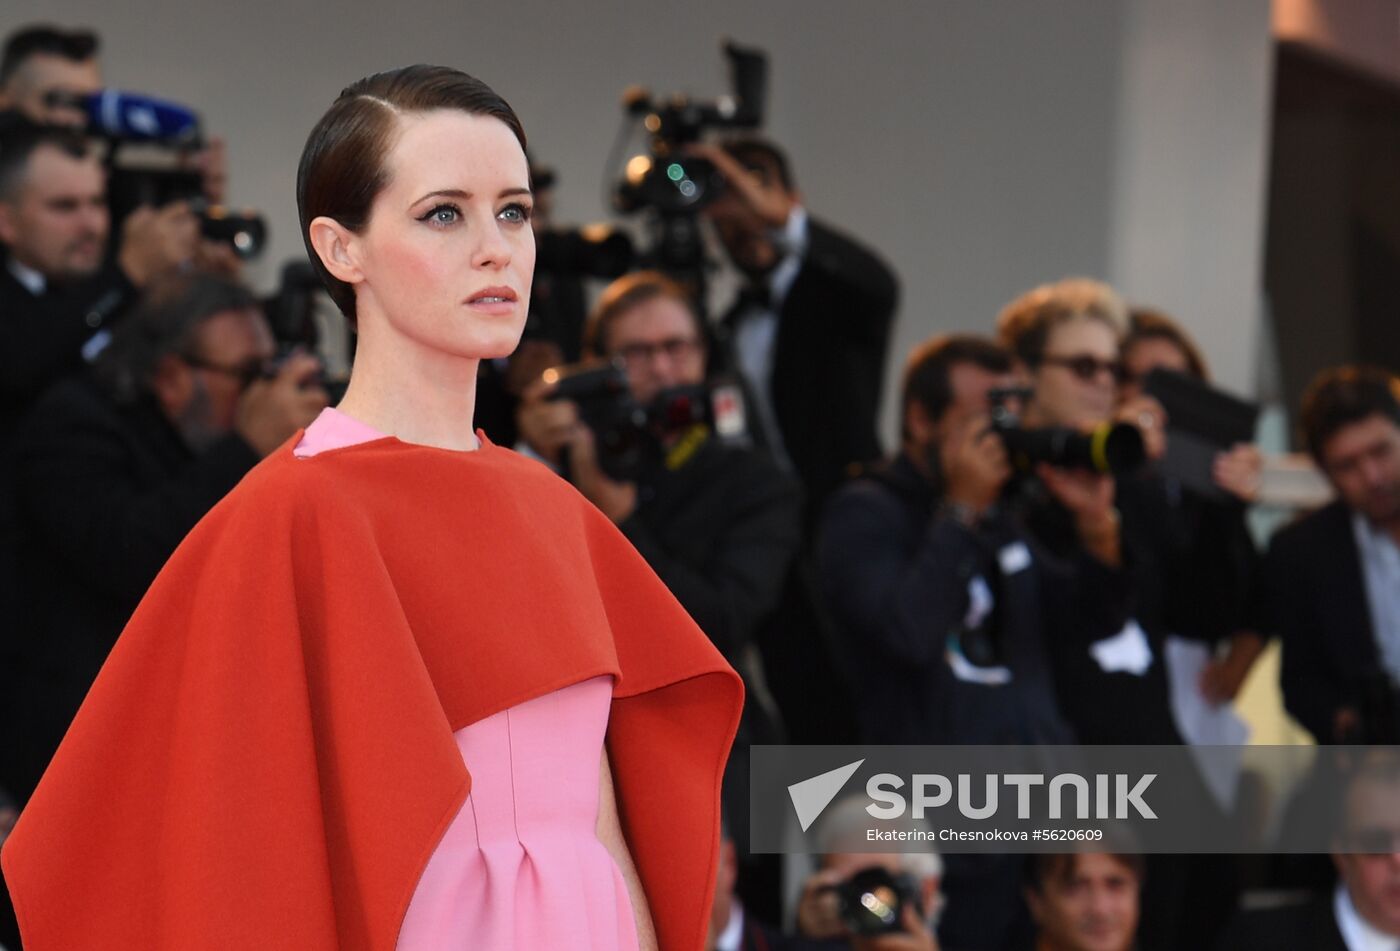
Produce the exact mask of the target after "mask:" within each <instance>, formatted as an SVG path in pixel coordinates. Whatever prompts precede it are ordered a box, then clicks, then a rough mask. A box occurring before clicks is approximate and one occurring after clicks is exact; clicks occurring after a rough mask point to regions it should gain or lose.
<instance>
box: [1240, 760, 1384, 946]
mask: <svg viewBox="0 0 1400 951" xmlns="http://www.w3.org/2000/svg"><path fill="white" fill-rule="evenodd" d="M1370 755H1371V757H1372V759H1371V760H1370V761H1369V762H1366V763H1363V764H1361V766H1360V768H1359V769H1358V770H1357V771H1356V773H1355V775H1354V776H1353V777H1352V778H1351V779H1350V781H1349V782H1348V784H1347V790H1346V798H1345V807H1344V811H1343V816H1344V820H1343V826H1342V829H1341V833H1340V835H1339V836H1338V837H1337V842H1336V849H1337V850H1336V851H1334V852H1333V853H1332V861H1333V864H1334V865H1336V867H1337V875H1338V878H1339V881H1338V883H1337V886H1336V888H1335V889H1334V890H1333V892H1332V894H1331V895H1327V896H1319V897H1318V898H1315V899H1314V900H1312V901H1310V902H1307V903H1305V904H1301V905H1293V906H1289V907H1284V908H1274V909H1268V910H1260V911H1249V912H1243V913H1241V914H1240V915H1239V916H1238V917H1237V918H1236V919H1235V921H1234V923H1233V924H1232V925H1231V927H1230V929H1229V931H1227V932H1226V934H1225V936H1224V938H1223V939H1222V941H1221V943H1220V949H1221V951H1275V949H1280V951H1282V949H1292V948H1307V949H1308V951H1395V949H1397V948H1400V765H1397V763H1396V762H1395V760H1394V759H1393V758H1389V757H1388V754H1385V753H1380V754H1377V753H1375V752H1373V753H1372V754H1370Z"/></svg>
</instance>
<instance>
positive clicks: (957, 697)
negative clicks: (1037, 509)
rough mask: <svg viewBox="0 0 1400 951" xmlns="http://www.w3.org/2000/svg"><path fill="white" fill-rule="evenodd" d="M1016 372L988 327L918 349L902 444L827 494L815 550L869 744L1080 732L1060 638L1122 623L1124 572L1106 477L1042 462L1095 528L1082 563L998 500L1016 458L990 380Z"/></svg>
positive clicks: (1024, 739) (1067, 739)
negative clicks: (1057, 557) (1054, 653)
mask: <svg viewBox="0 0 1400 951" xmlns="http://www.w3.org/2000/svg"><path fill="white" fill-rule="evenodd" d="M1013 380H1014V378H1013V376H1012V374H1011V358H1010V357H1009V356H1008V355H1007V354H1006V352H1005V351H1003V350H1002V349H1001V348H999V347H998V346H996V344H994V343H992V342H991V341H989V340H983V339H981V338H978V337H971V336H953V337H941V338H934V339H932V340H930V341H928V342H926V343H924V344H923V345H921V346H919V347H918V348H916V349H915V351H914V352H913V354H912V355H911V356H910V359H909V362H908V366H907V368H906V370H905V374H904V386H903V403H904V416H903V425H902V427H901V428H902V431H903V433H904V447H903V449H902V451H901V452H900V454H899V455H898V456H896V457H895V458H894V459H893V460H891V461H890V462H889V463H888V464H886V465H884V466H883V467H880V468H877V469H875V470H873V471H872V472H871V473H869V474H868V475H866V476H865V477H863V478H861V479H858V480H857V481H855V482H853V483H852V484H851V485H849V486H847V487H846V488H845V489H843V490H841V492H839V493H837V495H836V496H835V497H834V498H833V499H832V501H831V503H830V504H829V505H828V506H827V510H826V513H825V516H824V518H823V521H822V530H821V532H820V534H819V538H818V546H817V551H818V564H819V566H820V568H821V576H822V581H823V588H824V590H825V591H826V592H827V593H828V599H829V601H830V603H831V606H832V609H833V612H834V614H835V615H836V618H837V620H838V622H839V626H840V627H841V630H842V634H843V637H844V646H845V647H846V653H847V655H848V656H849V658H850V663H851V667H852V677H853V681H854V684H855V688H856V701H857V710H858V713H859V716H860V721H861V734H862V739H863V741H864V742H867V743H896V744H898V743H1071V742H1073V736H1074V734H1073V732H1072V731H1071V729H1070V728H1069V727H1068V726H1067V725H1066V723H1065V722H1064V720H1063V719H1062V718H1061V716H1060V713H1059V710H1058V708H1057V704H1056V700H1055V694H1054V688H1053V686H1052V683H1051V675H1050V661H1049V658H1048V656H1047V647H1048V644H1050V643H1065V642H1073V641H1074V640H1076V639H1077V640H1079V641H1081V642H1082V643H1086V644H1087V643H1088V641H1090V640H1093V639H1094V638H1095V637H1097V636H1107V635H1109V634H1112V633H1114V632H1115V631H1117V630H1118V629H1120V628H1121V627H1122V624H1123V620H1124V612H1125V609H1126V602H1125V598H1126V590H1125V580H1124V578H1123V576H1122V573H1121V572H1120V571H1118V570H1117V564H1116V558H1114V557H1113V556H1114V554H1115V552H1114V551H1112V549H1111V547H1110V546H1107V545H1104V544H1103V535H1104V534H1105V532H1106V530H1105V529H1103V528H1102V526H1104V525H1105V524H1108V523H1110V522H1111V520H1112V517H1113V515H1112V509H1111V507H1110V505H1111V502H1110V500H1109V499H1107V498H1105V496H1104V494H1103V492H1102V490H1101V489H1100V488H1099V479H1097V478H1096V477H1091V476H1088V475H1087V474H1084V473H1071V472H1068V471H1061V470H1056V469H1052V468H1050V467H1048V466H1046V467H1042V474H1043V475H1044V476H1045V477H1046V485H1047V488H1049V489H1050V490H1051V491H1052V492H1054V493H1056V494H1055V498H1056V499H1057V500H1058V501H1059V502H1060V503H1061V504H1063V505H1064V506H1065V507H1066V509H1067V510H1069V511H1072V512H1074V513H1075V516H1076V520H1077V522H1078V524H1080V525H1081V526H1082V531H1083V536H1082V537H1083V539H1084V542H1085V547H1084V550H1083V552H1082V556H1081V557H1080V558H1078V559H1077V560H1075V561H1074V562H1073V563H1072V564H1069V565H1064V566H1062V565H1060V564H1058V563H1056V562H1052V561H1047V560H1046V559H1044V558H1042V557H1041V555H1040V553H1039V552H1038V551H1037V550H1036V543H1035V541H1034V540H1033V539H1031V538H1030V537H1029V536H1027V535H1026V534H1025V533H1024V532H1023V531H1022V530H1021V529H1020V527H1019V526H1017V525H1016V524H1015V522H1014V521H1012V520H1011V519H1009V518H1008V517H1007V515H1006V513H1005V512H1004V511H1003V509H1002V507H1001V505H1000V504H999V500H1000V498H1001V496H1002V493H1003V491H1004V490H1005V488H1006V486H1007V484H1008V483H1009V482H1010V480H1011V477H1012V469H1011V465H1010V463H1009V462H1008V459H1007V452H1006V449H1005V447H1004V445H1003V444H1002V442H1001V439H1000V437H999V436H998V435H997V434H996V433H995V432H993V431H992V430H991V419H990V417H989V415H988V414H989V411H990V409H991V402H990V400H989V398H988V394H989V393H990V392H991V391H992V390H994V389H995V388H998V387H1005V386H1008V385H1009V384H1010V383H1012V382H1013ZM1086 486H1087V487H1088V488H1087V489H1086ZM1091 544H1095V545H1098V546H1099V549H1098V550H1097V552H1095V550H1094V549H1091V548H1090V545H1091ZM1091 552H1095V553H1094V554H1091Z"/></svg>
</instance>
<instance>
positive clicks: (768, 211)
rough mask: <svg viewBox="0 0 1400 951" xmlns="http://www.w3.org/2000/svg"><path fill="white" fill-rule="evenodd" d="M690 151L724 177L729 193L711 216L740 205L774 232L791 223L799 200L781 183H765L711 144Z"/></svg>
mask: <svg viewBox="0 0 1400 951" xmlns="http://www.w3.org/2000/svg"><path fill="white" fill-rule="evenodd" d="M686 152H687V153H688V154H690V155H694V156H696V157H698V158H703V159H706V160H707V161H709V163H710V164H711V165H713V166H714V167H715V169H716V170H717V171H718V172H719V173H720V174H721V175H723V176H724V182H725V193H724V195H723V196H721V198H720V200H719V201H717V202H715V203H714V204H713V205H711V206H710V209H709V212H710V214H712V215H723V214H725V213H727V212H728V213H732V212H733V211H734V210H736V206H737V208H740V209H743V210H747V211H748V212H750V213H752V214H753V215H754V216H755V217H757V218H758V219H759V221H761V222H762V223H763V225H764V226H765V227H767V228H769V229H771V230H778V229H781V228H782V227H784V226H785V225H786V224H787V220H788V216H789V215H791V214H792V210H793V208H795V207H796V206H797V199H796V198H795V197H794V196H793V195H792V193H790V192H789V191H788V190H787V189H786V188H784V187H783V185H782V183H781V182H765V181H764V180H763V179H762V178H760V177H759V176H758V175H756V174H754V173H753V172H752V171H750V170H749V169H747V168H745V167H744V166H743V165H742V164H740V163H739V162H738V161H737V160H736V159H735V158H734V156H732V155H730V154H729V153H728V152H726V151H725V150H724V149H722V148H720V147H718V146H716V145H712V144H710V143H708V142H695V143H693V144H691V145H688V146H686ZM726 199H727V200H726Z"/></svg>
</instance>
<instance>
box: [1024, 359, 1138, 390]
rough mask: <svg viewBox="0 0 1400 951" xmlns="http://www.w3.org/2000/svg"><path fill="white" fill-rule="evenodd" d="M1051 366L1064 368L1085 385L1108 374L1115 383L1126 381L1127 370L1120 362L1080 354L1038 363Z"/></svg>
mask: <svg viewBox="0 0 1400 951" xmlns="http://www.w3.org/2000/svg"><path fill="white" fill-rule="evenodd" d="M1040 362H1041V363H1048V364H1050V365H1051V366H1057V367H1064V368H1065V369H1066V370H1068V371H1069V372H1071V373H1073V374H1074V375H1075V376H1076V377H1078V378H1079V379H1081V380H1083V381H1084V382H1085V383H1092V382H1093V381H1094V379H1095V378H1096V377H1097V376H1098V375H1099V374H1100V373H1104V372H1106V373H1108V375H1109V376H1111V377H1113V380H1114V382H1115V383H1122V382H1123V381H1124V380H1126V379H1127V377H1128V373H1127V368H1126V367H1124V366H1123V361H1121V360H1100V359H1099V358H1098V357H1093V356H1090V355H1089V354H1087V353H1081V354H1079V355H1078V356H1074V357H1045V358H1044V359H1043V360H1041V361H1040Z"/></svg>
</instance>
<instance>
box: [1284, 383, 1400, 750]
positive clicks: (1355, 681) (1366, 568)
mask: <svg viewBox="0 0 1400 951" xmlns="http://www.w3.org/2000/svg"><path fill="white" fill-rule="evenodd" d="M1302 424H1303V431H1304V434H1305V436H1306V439H1307V443H1308V448H1309V450H1310V451H1311V452H1312V455H1313V458H1314V459H1315V460H1316V461H1317V464H1318V466H1319V467H1321V469H1322V471H1323V472H1324V473H1325V474H1326V476H1327V478H1328V480H1329V481H1330V482H1331V483H1332V486H1333V488H1334V489H1335V490H1336V492H1337V500H1336V501H1335V502H1333V503H1332V504H1330V505H1328V506H1326V507H1325V508H1323V509H1321V510H1319V511H1317V512H1314V513H1313V514H1311V515H1309V516H1307V517H1305V518H1303V519H1300V520H1299V521H1297V522H1296V523H1294V524H1292V525H1290V526H1288V527H1287V528H1285V529H1283V530H1282V531H1280V532H1279V533H1278V534H1277V535H1276V536H1274V539H1273V542H1272V544H1271V545H1270V550H1269V554H1268V557H1267V559H1266V560H1265V566H1264V583H1265V591H1266V598H1267V603H1268V608H1267V610H1268V614H1269V617H1270V619H1271V624H1272V628H1273V630H1274V631H1276V632H1277V633H1278V634H1279V635H1280V636H1281V637H1282V639H1283V674H1282V681H1283V697H1284V703H1285V705H1286V706H1287V708H1288V711H1289V713H1291V714H1292V715H1293V716H1294V717H1295V718H1296V719H1297V720H1298V722H1299V723H1301V724H1302V725H1303V726H1304V727H1305V728H1306V729H1307V730H1309V731H1310V732H1311V733H1312V734H1313V736H1314V737H1315V738H1316V739H1317V741H1318V742H1319V743H1344V742H1367V743H1394V742H1397V741H1398V740H1400V724H1397V703H1396V696H1397V692H1396V684H1397V683H1400V379H1397V378H1396V377H1395V376H1394V375H1393V374H1391V373H1388V372H1386V371H1384V370H1380V369H1373V368H1366V367H1343V368H1340V369H1334V370H1328V371H1325V372H1323V373H1322V374H1321V375H1320V376H1319V377H1318V378H1317V379H1316V380H1314V381H1313V383H1312V385H1311V386H1310V387H1309V388H1308V391H1307V393H1306V394H1305V395H1304V400H1303V410H1302Z"/></svg>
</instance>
